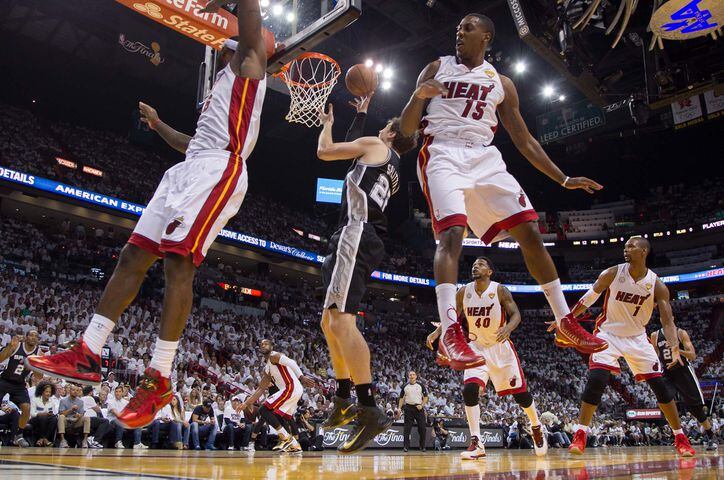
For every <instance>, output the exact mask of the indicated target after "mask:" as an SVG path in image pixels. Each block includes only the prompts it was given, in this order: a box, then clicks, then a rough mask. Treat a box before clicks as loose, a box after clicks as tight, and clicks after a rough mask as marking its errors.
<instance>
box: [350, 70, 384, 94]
mask: <svg viewBox="0 0 724 480" xmlns="http://www.w3.org/2000/svg"><path fill="white" fill-rule="evenodd" d="M344 83H345V85H347V90H349V93H351V94H352V95H354V96H355V97H366V96H367V95H369V94H370V93H372V92H374V91H375V89H376V88H377V73H375V71H374V70H372V69H371V68H370V67H367V66H365V65H364V64H363V63H358V64H357V65H355V66H353V67H352V68H350V69H349V70H347V75H345V77H344Z"/></svg>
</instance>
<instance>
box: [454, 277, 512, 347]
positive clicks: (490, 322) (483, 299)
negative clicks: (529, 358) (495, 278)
mask: <svg viewBox="0 0 724 480" xmlns="http://www.w3.org/2000/svg"><path fill="white" fill-rule="evenodd" d="M498 285H499V283H498V282H490V285H488V288H487V289H486V290H485V291H484V292H483V293H482V294H480V295H478V292H476V291H475V282H470V283H468V284H467V285H465V295H464V296H463V310H464V312H465V318H467V320H468V332H469V338H470V340H471V341H473V342H475V343H476V344H477V345H479V346H481V347H492V346H493V345H496V344H497V343H498V341H497V340H496V338H495V333H496V332H497V331H498V329H499V328H500V327H502V326H503V325H505V313H504V312H503V306H502V305H501V304H500V298H498Z"/></svg>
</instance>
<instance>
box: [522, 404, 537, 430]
mask: <svg viewBox="0 0 724 480" xmlns="http://www.w3.org/2000/svg"><path fill="white" fill-rule="evenodd" d="M523 411H524V412H525V414H526V415H528V420H530V424H531V426H533V427H537V426H538V425H540V420H538V411H537V410H536V409H535V402H533V403H531V404H530V406H529V407H528V408H524V409H523Z"/></svg>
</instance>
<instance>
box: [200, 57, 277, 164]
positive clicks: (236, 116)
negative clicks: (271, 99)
mask: <svg viewBox="0 0 724 480" xmlns="http://www.w3.org/2000/svg"><path fill="white" fill-rule="evenodd" d="M265 92H266V78H263V79H261V80H257V79H253V78H244V77H239V76H237V75H236V74H235V73H234V72H233V71H232V70H231V66H230V65H227V66H226V67H224V68H223V69H222V70H221V71H220V72H219V73H218V74H217V75H216V81H215V82H214V87H213V88H212V89H211V92H210V93H209V95H208V96H207V97H206V99H205V100H204V106H203V109H202V110H201V116H200V117H199V121H198V124H197V127H196V133H195V134H194V137H193V138H192V139H191V142H190V143H189V146H188V149H187V150H186V153H187V154H188V153H192V152H196V151H200V150H228V151H230V152H232V153H233V154H235V155H236V156H240V157H241V158H242V159H243V160H246V159H247V157H248V156H249V155H250V154H251V151H252V150H253V149H254V145H255V144H256V139H257V137H258V135H259V123H260V119H261V108H262V104H263V103H264V94H265Z"/></svg>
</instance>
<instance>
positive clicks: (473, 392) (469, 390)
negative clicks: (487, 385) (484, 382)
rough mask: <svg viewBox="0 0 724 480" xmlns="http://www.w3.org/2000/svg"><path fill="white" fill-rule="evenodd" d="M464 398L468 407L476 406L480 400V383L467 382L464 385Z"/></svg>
mask: <svg viewBox="0 0 724 480" xmlns="http://www.w3.org/2000/svg"><path fill="white" fill-rule="evenodd" d="M463 400H464V401H465V406H466V407H474V406H475V405H477V404H478V402H479V401H480V385H478V384H477V383H466V384H465V385H464V386H463Z"/></svg>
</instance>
